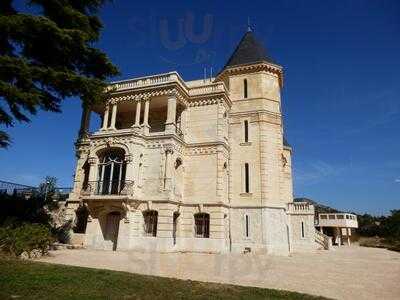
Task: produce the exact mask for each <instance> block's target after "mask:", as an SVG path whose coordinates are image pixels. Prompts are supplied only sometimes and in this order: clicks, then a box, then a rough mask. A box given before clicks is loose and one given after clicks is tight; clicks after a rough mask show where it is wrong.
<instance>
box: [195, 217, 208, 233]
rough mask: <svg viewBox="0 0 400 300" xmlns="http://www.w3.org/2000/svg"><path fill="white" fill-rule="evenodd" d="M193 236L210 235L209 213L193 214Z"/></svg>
mask: <svg viewBox="0 0 400 300" xmlns="http://www.w3.org/2000/svg"><path fill="white" fill-rule="evenodd" d="M194 225H195V227H194V229H195V236H196V237H199V238H209V237H210V215H209V214H206V213H197V214H195V215H194Z"/></svg>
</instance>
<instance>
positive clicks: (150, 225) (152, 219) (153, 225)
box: [143, 210, 158, 236]
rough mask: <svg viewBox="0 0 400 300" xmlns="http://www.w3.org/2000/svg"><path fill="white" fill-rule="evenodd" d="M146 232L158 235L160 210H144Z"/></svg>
mask: <svg viewBox="0 0 400 300" xmlns="http://www.w3.org/2000/svg"><path fill="white" fill-rule="evenodd" d="M143 218H144V234H145V235H146V236H157V221H158V220H157V219H158V212H157V211H155V210H146V211H144V212H143Z"/></svg>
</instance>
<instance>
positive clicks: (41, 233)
mask: <svg viewBox="0 0 400 300" xmlns="http://www.w3.org/2000/svg"><path fill="white" fill-rule="evenodd" d="M52 242H53V238H52V236H51V233H50V230H49V229H48V228H47V227H46V226H44V225H41V224H23V225H21V226H18V227H15V228H13V227H1V228H0V249H1V250H2V251H4V252H5V253H7V254H10V255H13V256H20V255H21V254H22V253H23V252H26V253H27V254H28V256H29V257H30V256H31V252H32V251H33V250H40V251H41V253H42V254H44V253H46V252H47V249H48V247H49V246H50V244H51V243H52Z"/></svg>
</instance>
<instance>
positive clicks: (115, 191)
mask: <svg viewBox="0 0 400 300" xmlns="http://www.w3.org/2000/svg"><path fill="white" fill-rule="evenodd" d="M132 193H133V181H130V180H105V181H90V182H88V184H87V186H86V187H85V188H84V189H83V191H82V194H83V195H104V196H106V195H130V194H132Z"/></svg>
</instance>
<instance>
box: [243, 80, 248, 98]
mask: <svg viewBox="0 0 400 300" xmlns="http://www.w3.org/2000/svg"><path fill="white" fill-rule="evenodd" d="M248 97H249V85H248V82H247V78H245V79H244V80H243V98H244V99H247V98H248Z"/></svg>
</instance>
